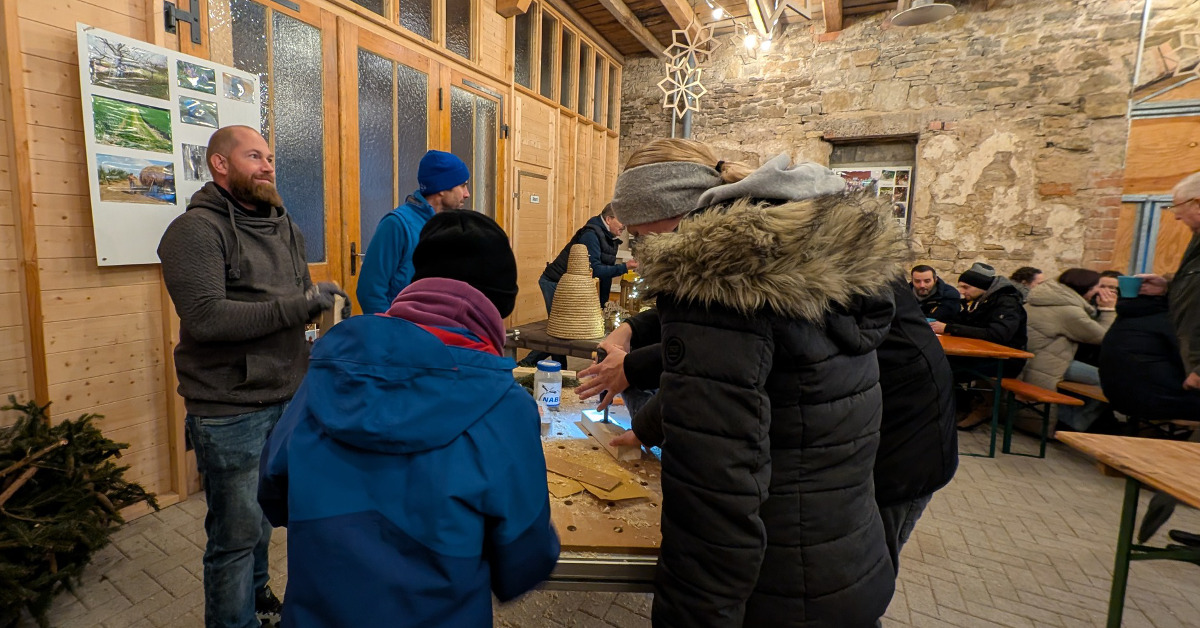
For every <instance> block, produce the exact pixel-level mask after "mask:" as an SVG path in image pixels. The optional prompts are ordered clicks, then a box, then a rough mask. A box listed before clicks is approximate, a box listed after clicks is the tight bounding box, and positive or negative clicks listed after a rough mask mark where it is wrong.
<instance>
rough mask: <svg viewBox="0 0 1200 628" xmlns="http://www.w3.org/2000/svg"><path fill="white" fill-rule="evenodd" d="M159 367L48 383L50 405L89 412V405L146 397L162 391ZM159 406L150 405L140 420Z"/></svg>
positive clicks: (90, 407)
mask: <svg viewBox="0 0 1200 628" xmlns="http://www.w3.org/2000/svg"><path fill="white" fill-rule="evenodd" d="M164 381H165V380H164V378H163V370H162V368H161V367H158V366H152V367H147V368H142V369H137V370H133V371H124V372H122V373H114V374H112V375H98V376H96V377H88V378H85V379H81V380H75V381H70V382H63V383H61V384H57V383H56V384H51V385H50V395H51V397H52V398H53V399H54V407H55V408H57V409H58V411H59V412H60V413H73V412H85V411H86V412H90V411H91V409H92V408H95V407H96V406H101V405H104V404H109V403H114V402H117V401H122V400H125V399H132V398H134V397H149V396H152V395H154V394H156V393H159V392H161V391H162V390H163V388H164V386H165V384H164ZM161 408H162V407H161V406H160V407H158V408H154V412H153V413H152V414H148V415H143V419H149V418H151V417H154V416H159V415H160V414H161V412H162V409H161Z"/></svg>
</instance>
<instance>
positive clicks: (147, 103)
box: [76, 24, 261, 266]
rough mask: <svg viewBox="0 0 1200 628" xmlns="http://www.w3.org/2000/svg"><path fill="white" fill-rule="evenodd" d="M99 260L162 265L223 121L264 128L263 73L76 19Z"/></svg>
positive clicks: (204, 178)
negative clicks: (165, 240) (172, 229)
mask: <svg viewBox="0 0 1200 628" xmlns="http://www.w3.org/2000/svg"><path fill="white" fill-rule="evenodd" d="M76 35H77V39H78V46H79V59H80V63H79V86H80V90H81V95H82V101H83V133H84V142H85V147H86V150H87V161H88V164H87V165H88V184H89V190H90V193H91V201H92V225H93V228H92V229H93V234H94V237H95V239H96V262H97V263H98V264H99V265H100V266H121V265H128V264H157V263H158V261H159V260H158V253H157V250H158V242H159V240H160V239H161V238H162V234H163V232H164V231H165V230H166V228H167V225H169V224H171V221H172V220H174V219H175V217H176V216H178V215H179V214H180V213H182V212H183V211H184V210H185V209H186V208H187V202H188V199H189V198H191V196H192V194H194V193H195V192H196V191H197V190H199V189H200V187H201V186H203V185H204V183H205V182H207V181H211V180H212V176H211V175H210V173H209V171H208V163H207V161H206V160H205V151H206V149H207V146H208V140H209V138H210V137H212V134H213V132H215V131H216V130H217V129H218V128H220V127H222V126H229V125H232V124H244V125H246V126H249V127H252V128H255V129H257V128H259V126H260V124H261V121H260V117H259V89H258V77H257V76H255V75H253V74H250V73H247V72H242V71H241V70H237V69H235V68H231V67H228V66H224V65H220V64H216V63H212V62H210V61H206V60H204V59H200V58H197V57H192V56H189V55H185V54H182V53H179V52H176V51H173V50H168V49H166V48H161V47H158V46H152V45H150V44H147V43H145V42H142V41H138V40H136V39H131V38H129V37H124V36H122V35H117V34H116V33H110V32H108V31H105V30H101V29H99V28H94V27H92V26H88V25H87V24H76Z"/></svg>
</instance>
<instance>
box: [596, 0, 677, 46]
mask: <svg viewBox="0 0 1200 628" xmlns="http://www.w3.org/2000/svg"><path fill="white" fill-rule="evenodd" d="M600 4H601V5H603V6H604V8H606V9H608V11H609V13H612V14H613V17H614V18H616V20H617V23H618V24H620V25H621V26H624V27H625V30H627V31H629V32H630V34H632V35H633V37H634V39H637V40H638V42H639V43H641V44H642V45H643V46H645V47H646V50H649V51H650V52H652V53H654V55H655V56H657V57H658V58H660V59H666V58H667V55H666V54H664V53H663V50H665V49H666V47H667V45H666V44H664V43H662V42H660V41H658V38H657V37H655V36H654V33H651V32H650V30H649V29H647V28H646V27H645V26H642V22H641V20H639V19H638V18H637V16H636V15H634V14H633V11H630V10H629V6H628V5H626V4H625V3H624V2H623V1H622V0H600Z"/></svg>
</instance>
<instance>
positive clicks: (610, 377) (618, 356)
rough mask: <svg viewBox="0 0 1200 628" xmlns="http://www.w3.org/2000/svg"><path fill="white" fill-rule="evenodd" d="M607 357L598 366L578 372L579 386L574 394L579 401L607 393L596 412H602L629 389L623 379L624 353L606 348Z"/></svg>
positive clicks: (627, 382) (615, 348)
mask: <svg viewBox="0 0 1200 628" xmlns="http://www.w3.org/2000/svg"><path fill="white" fill-rule="evenodd" d="M606 351H608V356H607V357H605V358H604V361H603V362H600V363H599V364H592V365H591V366H589V367H587V368H586V369H583V370H582V371H580V372H579V379H580V382H581V383H580V384H579V388H576V389H575V394H577V395H579V398H580V399H588V398H590V397H592V396H594V395H596V394H597V393H600V392H603V391H608V392H607V393H606V394H605V395H604V398H603V399H601V400H600V405H598V406H596V409H597V410H603V409H605V408H607V407H608V406H609V404H611V403H612V401H613V399H615V398H616V396H617V394H618V393H620V392H621V391H623V390H625V389H626V388H629V380H628V379H625V355H626V354H625V351H623V350H621V349H620V348H618V347H615V346H614V347H610V348H607V349H606Z"/></svg>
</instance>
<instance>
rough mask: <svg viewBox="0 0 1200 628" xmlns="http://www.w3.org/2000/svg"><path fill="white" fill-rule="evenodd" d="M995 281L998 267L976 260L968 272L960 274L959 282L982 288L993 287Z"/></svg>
mask: <svg viewBox="0 0 1200 628" xmlns="http://www.w3.org/2000/svg"><path fill="white" fill-rule="evenodd" d="M995 281H996V269H995V268H992V267H991V266H988V265H987V264H984V263H983V262H975V263H974V264H973V265H972V266H971V267H970V268H969V269H967V271H966V272H964V273H963V274H961V275H959V276H958V282H959V283H965V284H967V285H968V286H973V287H976V288H979V289H980V290H987V289H988V288H991V287H992V283H993V282H995Z"/></svg>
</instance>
